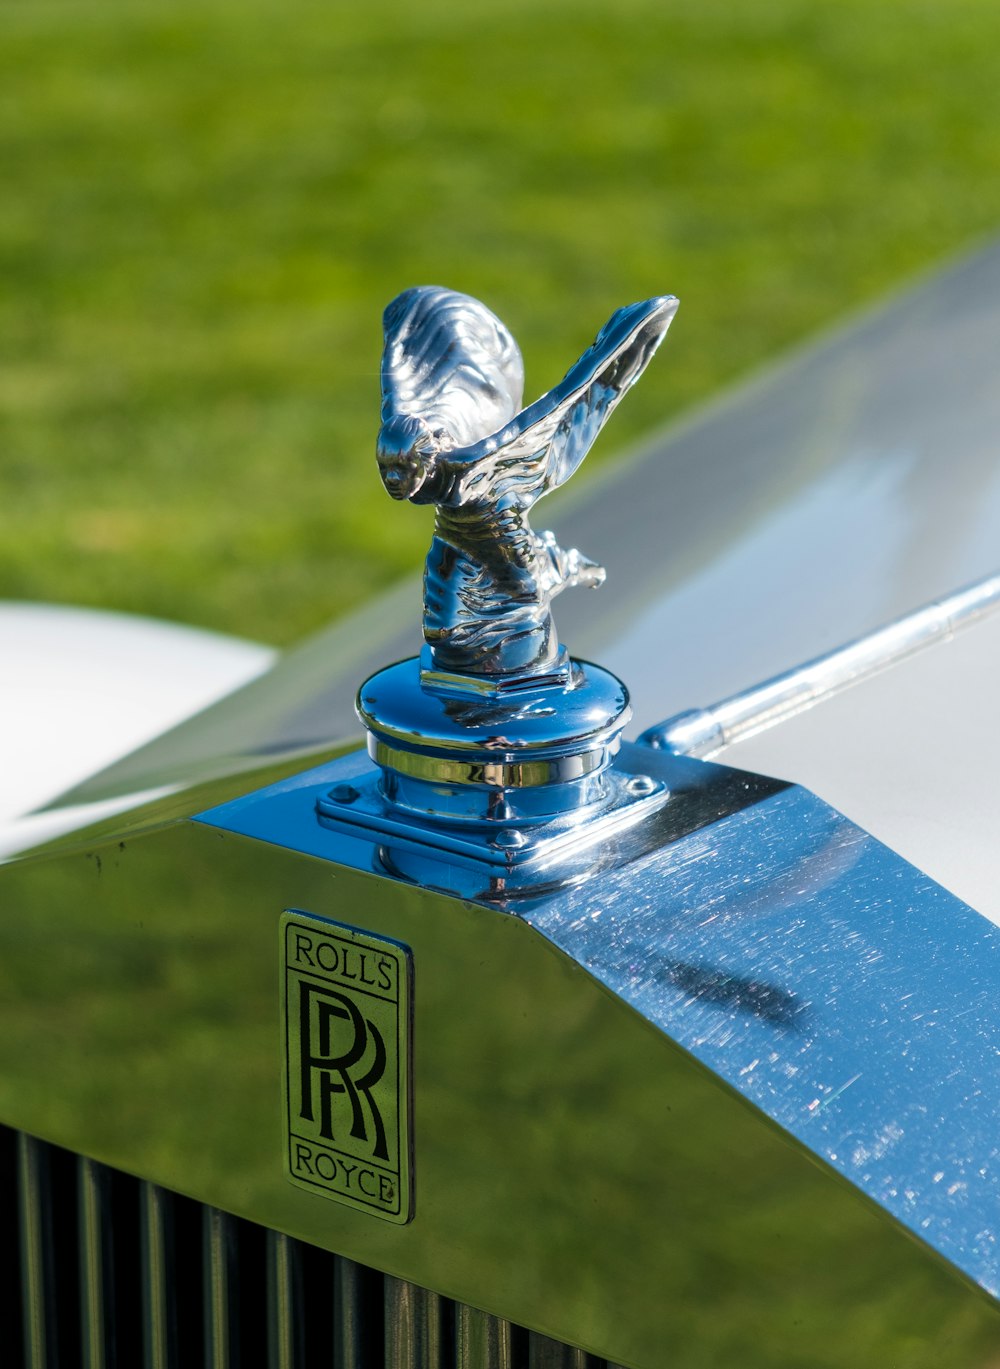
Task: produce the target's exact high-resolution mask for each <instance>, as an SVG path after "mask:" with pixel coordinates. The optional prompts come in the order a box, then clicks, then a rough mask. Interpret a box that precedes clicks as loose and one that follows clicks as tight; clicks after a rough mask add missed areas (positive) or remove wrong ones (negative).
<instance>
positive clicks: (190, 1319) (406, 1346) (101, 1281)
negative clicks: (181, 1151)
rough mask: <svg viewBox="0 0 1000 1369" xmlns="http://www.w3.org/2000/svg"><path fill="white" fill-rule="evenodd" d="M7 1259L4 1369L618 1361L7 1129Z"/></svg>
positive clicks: (3, 1140) (389, 1368)
mask: <svg viewBox="0 0 1000 1369" xmlns="http://www.w3.org/2000/svg"><path fill="white" fill-rule="evenodd" d="M0 1255H6V1257H7V1260H8V1263H9V1264H10V1265H11V1266H12V1267H17V1265H18V1263H19V1265H20V1271H21V1285H22V1287H21V1293H22V1298H21V1300H20V1301H18V1299H17V1290H16V1281H15V1280H10V1281H8V1282H7V1284H6V1285H4V1284H3V1283H0V1303H3V1310H4V1312H5V1313H6V1315H7V1322H6V1324H4V1323H3V1322H2V1321H0V1325H2V1326H3V1329H4V1345H3V1351H4V1354H5V1356H7V1358H4V1360H3V1363H4V1366H6V1364H7V1363H8V1362H9V1363H11V1364H12V1365H14V1364H16V1363H17V1362H18V1360H19V1359H20V1360H22V1361H23V1363H24V1364H25V1366H26V1367H27V1369H59V1367H60V1366H62V1365H71V1364H74V1365H75V1364H80V1365H83V1366H85V1369H132V1366H133V1365H135V1366H139V1365H140V1364H141V1365H142V1366H144V1369H238V1366H239V1367H241V1366H246V1367H247V1369H250V1366H256V1365H258V1364H265V1363H266V1365H267V1366H268V1369H377V1366H382V1367H383V1369H617V1367H616V1366H615V1365H612V1364H606V1363H605V1361H604V1360H602V1359H597V1358H595V1357H594V1356H592V1355H588V1354H586V1353H585V1352H584V1351H582V1350H574V1349H572V1348H571V1347H570V1346H566V1345H561V1344H559V1343H558V1342H556V1341H552V1340H549V1339H547V1338H546V1337H545V1336H541V1335H538V1334H536V1333H534V1332H529V1331H527V1330H525V1329H524V1328H523V1327H520V1326H516V1325H514V1324H513V1323H511V1322H508V1321H504V1320H503V1319H501V1318H500V1317H495V1316H490V1315H489V1314H487V1313H485V1312H480V1311H477V1310H476V1309H475V1308H472V1307H467V1306H466V1305H465V1304H463V1303H456V1302H453V1301H452V1300H451V1299H450V1298H446V1297H443V1296H441V1295H439V1294H437V1293H434V1292H431V1291H429V1290H428V1289H425V1288H421V1287H418V1286H417V1285H416V1284H412V1283H409V1282H408V1281H406V1280H404V1279H398V1278H394V1277H392V1276H390V1275H383V1274H380V1273H378V1272H377V1271H376V1270H374V1269H369V1268H367V1267H366V1266H364V1265H361V1264H357V1263H355V1262H354V1261H352V1260H349V1259H347V1258H345V1257H343V1256H339V1255H332V1254H330V1253H329V1252H327V1251H325V1250H320V1249H318V1248H317V1247H315V1246H311V1245H307V1244H305V1243H304V1242H302V1241H297V1240H295V1239H294V1238H293V1237H291V1236H286V1235H282V1234H281V1233H279V1232H275V1231H268V1230H266V1228H264V1227H261V1226H258V1225H256V1224H255V1223H253V1222H249V1221H245V1220H243V1219H242V1218H239V1217H232V1216H229V1215H228V1214H226V1213H224V1212H221V1211H219V1210H218V1209H216V1208H212V1207H207V1206H205V1205H203V1204H201V1203H198V1202H195V1201H194V1200H193V1199H191V1198H185V1197H182V1196H180V1195H179V1194H176V1193H171V1192H169V1191H167V1190H166V1189H163V1188H160V1187H158V1186H157V1185H156V1184H153V1183H149V1182H144V1181H142V1180H139V1179H134V1178H131V1177H130V1176H128V1175H126V1174H121V1173H119V1172H118V1171H117V1170H113V1169H110V1168H108V1167H107V1166H105V1165H103V1164H101V1163H98V1162H97V1161H95V1160H91V1159H87V1158H85V1157H83V1156H74V1155H72V1154H71V1153H70V1152H69V1151H66V1150H62V1149H60V1148H59V1147H58V1146H53V1145H49V1144H48V1143H46V1142H44V1141H39V1140H37V1139H35V1138H34V1137H31V1136H28V1135H26V1134H25V1133H23V1132H15V1131H13V1130H10V1129H8V1128H6V1127H3V1126H0ZM4 1299H6V1302H5V1303H4V1301H3V1300H4ZM19 1352H23V1353H22V1354H19Z"/></svg>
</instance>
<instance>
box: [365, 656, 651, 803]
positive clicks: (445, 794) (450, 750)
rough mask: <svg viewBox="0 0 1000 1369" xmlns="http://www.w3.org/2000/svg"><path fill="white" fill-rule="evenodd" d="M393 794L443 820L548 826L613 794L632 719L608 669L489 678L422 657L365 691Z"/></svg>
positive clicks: (373, 750) (376, 753) (387, 794)
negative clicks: (442, 672) (442, 669)
mask: <svg viewBox="0 0 1000 1369" xmlns="http://www.w3.org/2000/svg"><path fill="white" fill-rule="evenodd" d="M357 709H358V716H359V717H360V718H361V721H362V722H363V723H364V725H365V727H366V729H367V731H368V752H369V755H370V756H371V758H372V760H373V761H374V762H375V763H376V765H377V766H378V767H379V769H380V770H381V772H382V779H381V786H380V787H381V791H382V795H383V797H384V798H385V799H386V800H387V801H388V802H389V803H391V804H392V805H393V806H394V807H398V808H400V809H403V810H406V811H407V812H409V813H410V814H413V815H416V814H419V813H424V814H427V815H428V816H433V817H434V819H435V820H436V821H449V820H450V821H453V822H458V823H461V822H470V821H471V822H487V823H489V822H495V823H497V824H498V825H504V824H509V823H512V822H516V823H519V824H524V823H541V822H546V821H548V820H550V819H551V818H553V817H555V816H557V815H559V814H563V813H567V812H574V811H577V810H580V809H587V808H590V807H592V806H594V805H600V804H601V803H602V802H604V801H605V800H606V798H607V794H608V790H607V783H606V779H605V771H606V770H607V767H608V765H609V764H610V762H611V760H612V758H613V756H614V754H615V752H616V751H617V750H618V746H619V742H620V738H621V733H622V729H623V728H624V727H625V724H626V723H627V722H628V720H629V718H630V716H631V712H632V710H631V707H630V705H629V701H628V692H627V690H626V689H625V686H624V685H623V684H622V683H621V681H620V680H618V679H616V677H615V676H614V675H612V674H610V673H609V672H608V671H606V670H602V669H601V668H600V667H599V666H594V665H589V664H584V663H583V662H580V661H570V660H569V659H568V658H566V660H565V662H564V663H563V665H562V668H561V669H560V670H559V671H558V672H553V673H552V674H550V675H547V676H543V677H538V676H535V677H531V676H522V677H520V678H517V677H515V678H514V679H506V680H503V681H501V682H498V683H497V684H496V685H492V684H491V683H490V682H489V681H482V682H480V681H469V682H466V681H463V680H462V679H461V678H441V677H438V678H433V677H431V676H430V675H429V673H428V672H427V670H426V668H424V669H423V670H422V669H421V663H420V661H418V660H417V659H415V658H413V659H410V660H407V661H400V662H398V663H397V664H396V665H393V666H389V667H388V668H387V669H386V670H381V671H379V673H378V674H377V675H373V676H372V677H371V678H370V679H369V680H367V681H366V682H365V683H364V684H363V685H362V687H361V690H360V693H359V695H358V703H357Z"/></svg>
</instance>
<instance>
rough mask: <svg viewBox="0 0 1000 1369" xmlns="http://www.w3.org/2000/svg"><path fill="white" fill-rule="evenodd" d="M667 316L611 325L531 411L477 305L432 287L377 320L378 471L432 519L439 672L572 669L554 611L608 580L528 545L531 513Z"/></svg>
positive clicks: (494, 324)
mask: <svg viewBox="0 0 1000 1369" xmlns="http://www.w3.org/2000/svg"><path fill="white" fill-rule="evenodd" d="M676 309H677V300H676V299H675V298H674V297H673V296H672V295H664V296H659V297H657V298H655V299H650V300H646V301H644V302H643V303H640V304H632V305H628V306H626V307H625V308H623V309H619V310H617V312H616V313H614V314H612V316H611V318H610V319H609V320H608V322H607V323H606V324H605V325H604V327H603V328H602V329H601V331H600V333H598V335H597V338H596V340H595V342H594V344H593V346H591V347H590V348H588V350H587V351H586V352H584V354H583V356H581V357H580V359H579V361H577V362H576V363H575V364H574V365H573V366H571V367H570V369H569V371H568V372H567V373H566V375H565V377H564V378H563V379H562V380H561V381H560V382H559V384H558V385H556V386H555V387H554V389H552V390H550V391H549V392H548V394H545V395H543V396H542V397H541V399H538V400H536V401H535V402H534V403H533V404H530V405H529V406H528V407H527V408H526V409H522V408H521V403H522V399H521V395H522V389H523V385H524V366H523V363H522V360H521V354H520V351H519V350H518V347H517V343H516V342H515V341H514V339H513V337H512V336H511V334H510V332H509V331H508V330H507V328H505V327H504V325H503V324H502V323H501V322H500V320H499V319H498V318H497V317H496V316H495V315H494V314H492V313H491V312H490V310H489V309H487V308H486V306H485V305H483V304H480V302H479V301H478V300H475V299H472V298H471V297H470V296H469V295H461V294H458V293H456V292H455V291H453V290H444V289H441V288H440V287H438V286H432V285H425V286H418V287H416V288H414V289H411V290H405V291H404V292H403V293H402V294H401V295H398V296H397V297H396V298H395V299H394V300H393V301H392V303H391V304H390V305H389V307H388V308H387V309H386V311H385V317H384V325H385V349H384V352H383V355H382V427H381V431H380V433H379V437H378V447H377V454H378V464H379V471H380V473H381V476H382V481H383V483H384V485H385V487H386V489H387V490H388V492H389V494H391V495H392V497H393V498H394V499H409V500H411V501H412V502H413V503H415V504H435V505H436V506H437V518H436V521H435V527H434V539H433V541H432V543H431V548H430V552H429V553H428V556H427V566H426V570H425V572H424V638H425V640H426V642H427V644H428V646H429V648H430V655H431V663H432V667H433V670H434V671H435V672H438V673H448V674H458V675H471V676H487V677H491V678H498V677H499V678H505V677H506V678H511V677H524V676H534V675H542V674H545V673H546V672H548V671H551V669H552V667H553V666H555V665H556V663H557V662H558V661H559V660H560V658H561V656H564V655H565V654H564V653H561V652H560V646H559V641H558V638H557V636H556V631H555V626H554V623H553V620H552V612H551V609H550V602H551V600H552V598H553V596H554V595H556V594H559V593H560V592H561V591H562V590H564V589H567V588H569V587H571V586H573V585H585V586H597V585H600V584H601V582H602V581H603V580H604V570H603V568H602V567H601V566H599V565H597V564H596V562H594V561H591V560H589V559H588V558H587V557H586V556H584V555H583V554H582V553H581V552H579V551H577V550H576V549H575V548H570V549H569V550H564V549H563V548H562V547H560V546H559V545H558V543H557V542H556V540H555V537H554V536H553V535H552V533H551V532H543V533H535V532H533V531H532V529H531V527H530V526H529V524H528V511H529V510H530V509H531V507H532V505H533V504H534V503H535V501H536V500H538V499H540V498H541V497H542V495H544V494H548V492H549V491H550V490H554V489H556V488H558V486H560V485H562V484H564V483H565V481H567V480H568V479H569V478H570V476H572V475H573V473H574V472H575V471H576V470H577V468H578V467H579V466H580V464H581V462H582V461H583V459H584V457H585V456H586V455H587V452H588V451H589V450H590V447H591V446H592V444H593V442H594V439H595V438H596V437H597V434H598V433H599V432H600V430H601V428H602V427H603V426H604V424H605V423H606V422H607V420H608V418H609V417H610V416H611V413H612V412H613V410H614V409H615V407H616V405H617V404H618V402H619V401H620V400H621V399H622V397H623V396H624V394H625V393H626V391H627V390H628V389H630V388H631V386H632V385H634V384H635V382H636V381H637V380H638V379H639V377H640V376H641V375H642V373H643V371H644V370H645V368H646V366H647V364H648V362H649V360H650V358H651V357H652V355H653V353H654V352H655V351H656V349H657V347H658V346H659V344H660V342H661V341H662V339H663V336H664V334H665V333H666V331H667V328H668V327H669V325H670V321H671V319H672V318H673V316H674V313H675V311H676Z"/></svg>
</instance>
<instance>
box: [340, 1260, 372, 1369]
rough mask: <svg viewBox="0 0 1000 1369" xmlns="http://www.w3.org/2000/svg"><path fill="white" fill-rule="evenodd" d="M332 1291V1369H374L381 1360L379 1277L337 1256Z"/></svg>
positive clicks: (361, 1266)
mask: <svg viewBox="0 0 1000 1369" xmlns="http://www.w3.org/2000/svg"><path fill="white" fill-rule="evenodd" d="M333 1289H334V1293H333V1308H334V1326H333V1369H374V1366H375V1365H377V1364H379V1363H381V1360H382V1279H381V1276H379V1275H374V1274H373V1273H372V1271H371V1270H369V1269H366V1268H365V1267H364V1266H363V1265H360V1264H355V1263H354V1261H353V1260H346V1259H343V1258H342V1257H339V1256H338V1257H337V1258H336V1263H335V1265H334V1275H333Z"/></svg>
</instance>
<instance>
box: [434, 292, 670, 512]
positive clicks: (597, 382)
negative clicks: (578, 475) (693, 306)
mask: <svg viewBox="0 0 1000 1369" xmlns="http://www.w3.org/2000/svg"><path fill="white" fill-rule="evenodd" d="M676 310H677V300H676V299H675V298H674V297H673V296H672V295H664V296H660V297H658V298H656V299H651V300H645V301H643V302H642V303H640V304H630V305H627V306H626V307H625V308H624V309H619V310H617V312H616V313H614V314H612V316H611V318H610V319H609V320H608V322H607V323H606V324H605V325H604V327H603V328H602V329H601V331H600V333H598V335H597V338H596V340H595V341H594V344H593V346H591V347H589V348H588V349H587V351H586V352H584V354H583V356H582V357H580V359H579V361H577V362H576V363H575V364H574V365H573V366H571V367H570V369H569V371H568V372H567V373H566V375H565V376H564V377H563V379H562V380H561V381H560V382H559V384H558V385H556V386H555V388H554V389H552V390H550V391H549V392H548V394H545V395H543V396H542V398H541V399H538V400H536V401H535V402H534V404H530V405H529V406H528V407H527V408H526V409H523V410H522V411H521V412H520V413H519V414H517V415H516V417H515V418H513V419H512V420H511V421H510V423H508V424H507V425H506V426H505V427H504V428H502V429H500V430H499V431H498V432H496V433H493V434H492V435H491V436H489V437H487V438H484V439H482V440H481V441H479V442H476V443H474V444H472V445H470V446H468V447H465V448H463V449H461V450H455V451H451V452H449V453H447V455H446V458H445V459H446V461H447V464H448V467H449V479H450V488H451V489H452V490H453V501H454V502H456V503H465V502H468V500H469V499H472V498H476V497H477V496H478V495H479V494H480V493H481V494H482V496H483V497H485V496H486V494H487V492H489V493H490V494H492V495H494V496H496V495H502V494H503V493H504V492H505V491H507V490H508V488H509V490H510V491H511V492H516V493H518V494H519V495H520V496H521V498H522V500H523V501H524V502H526V503H529V502H530V503H533V502H534V501H535V500H536V499H539V498H540V497H541V496H542V495H543V494H547V493H548V491H549V490H553V489H556V488H557V487H558V486H559V485H562V484H563V483H564V482H565V481H567V480H568V479H569V478H570V476H571V475H573V473H574V471H576V470H577V468H578V467H579V466H580V463H581V462H582V461H583V458H584V457H585V456H586V454H587V452H588V451H589V450H590V447H591V446H592V444H593V442H594V439H595V438H596V437H597V434H598V433H599V432H600V430H601V428H602V427H603V426H604V424H605V423H606V422H607V420H608V418H609V417H610V416H611V414H612V413H613V412H614V410H615V408H616V407H617V405H618V403H619V402H620V400H621V399H622V398H623V396H624V395H625V394H626V392H627V391H628V390H629V389H630V388H631V387H632V386H633V385H634V384H635V382H636V381H637V380H638V379H639V377H640V376H641V375H642V373H643V371H644V370H645V368H646V366H647V364H648V363H649V360H650V358H651V357H652V355H653V353H654V352H655V351H656V349H657V347H658V346H659V345H660V343H661V341H662V340H663V335H664V334H665V333H666V331H667V328H668V327H669V326H670V321H671V319H672V318H673V316H674V314H675V312H676ZM439 460H440V458H439Z"/></svg>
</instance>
